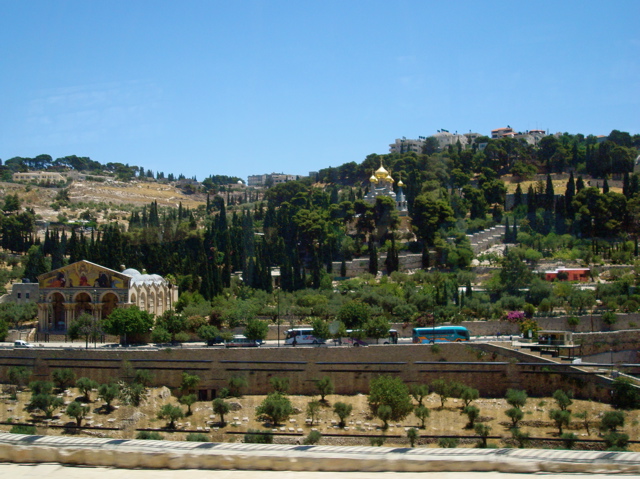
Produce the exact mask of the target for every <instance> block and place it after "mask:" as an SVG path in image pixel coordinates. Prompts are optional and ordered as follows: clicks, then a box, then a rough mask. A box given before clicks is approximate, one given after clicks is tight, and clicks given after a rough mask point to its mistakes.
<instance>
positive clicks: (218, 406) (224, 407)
mask: <svg viewBox="0 0 640 479" xmlns="http://www.w3.org/2000/svg"><path fill="white" fill-rule="evenodd" d="M229 411H231V406H229V403H228V402H226V401H225V400H224V399H221V398H216V399H214V400H213V413H214V414H217V415H219V416H220V423H221V424H222V425H225V424H226V423H225V422H224V416H225V415H226V414H229Z"/></svg>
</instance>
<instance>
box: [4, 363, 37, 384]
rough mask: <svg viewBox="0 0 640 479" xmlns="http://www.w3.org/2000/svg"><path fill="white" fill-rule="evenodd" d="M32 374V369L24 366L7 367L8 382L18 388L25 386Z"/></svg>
mask: <svg viewBox="0 0 640 479" xmlns="http://www.w3.org/2000/svg"><path fill="white" fill-rule="evenodd" d="M32 374H33V370H32V369H31V368H28V367H26V366H11V367H10V368H9V383H10V384H13V385H15V386H16V388H17V389H19V390H20V389H22V388H24V387H25V386H26V384H27V383H28V382H29V378H31V375H32Z"/></svg>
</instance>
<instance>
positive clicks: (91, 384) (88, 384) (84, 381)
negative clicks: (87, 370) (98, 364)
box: [76, 377, 98, 403]
mask: <svg viewBox="0 0 640 479" xmlns="http://www.w3.org/2000/svg"><path fill="white" fill-rule="evenodd" d="M76 387H77V388H78V391H80V393H81V394H82V397H83V399H84V402H86V403H88V402H91V399H90V398H89V393H91V391H93V390H94V389H98V383H97V382H96V381H94V380H93V379H89V378H85V377H82V378H79V379H78V380H77V381H76Z"/></svg>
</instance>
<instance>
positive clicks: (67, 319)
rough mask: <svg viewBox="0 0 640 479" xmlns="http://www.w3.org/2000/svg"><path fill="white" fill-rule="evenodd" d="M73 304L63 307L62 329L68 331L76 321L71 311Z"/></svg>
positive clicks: (73, 312)
mask: <svg viewBox="0 0 640 479" xmlns="http://www.w3.org/2000/svg"><path fill="white" fill-rule="evenodd" d="M73 306H74V305H73V304H65V305H64V329H65V330H66V329H69V325H70V324H71V323H72V322H73V320H74V319H76V315H75V311H74V309H73Z"/></svg>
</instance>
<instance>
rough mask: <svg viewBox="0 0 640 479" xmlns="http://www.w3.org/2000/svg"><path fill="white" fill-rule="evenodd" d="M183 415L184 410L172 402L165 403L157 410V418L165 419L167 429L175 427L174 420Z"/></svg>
mask: <svg viewBox="0 0 640 479" xmlns="http://www.w3.org/2000/svg"><path fill="white" fill-rule="evenodd" d="M183 417H184V412H183V411H182V409H181V408H179V407H178V406H174V405H173V404H165V405H164V406H162V407H161V408H160V411H158V419H167V420H168V421H169V422H168V423H167V429H175V428H176V421H177V420H178V419H182V418H183Z"/></svg>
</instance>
